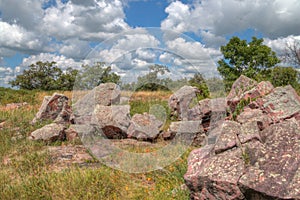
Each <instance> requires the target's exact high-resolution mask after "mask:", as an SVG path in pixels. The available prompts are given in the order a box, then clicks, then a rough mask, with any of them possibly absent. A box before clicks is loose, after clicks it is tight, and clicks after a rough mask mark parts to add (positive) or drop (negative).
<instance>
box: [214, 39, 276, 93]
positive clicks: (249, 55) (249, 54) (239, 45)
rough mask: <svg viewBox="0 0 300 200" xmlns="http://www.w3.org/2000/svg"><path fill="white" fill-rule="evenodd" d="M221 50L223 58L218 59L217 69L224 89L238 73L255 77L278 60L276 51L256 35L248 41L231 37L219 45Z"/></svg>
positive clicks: (228, 86)
mask: <svg viewBox="0 0 300 200" xmlns="http://www.w3.org/2000/svg"><path fill="white" fill-rule="evenodd" d="M221 52H222V54H223V56H224V59H221V60H219V61H218V64H219V66H218V71H219V72H220V74H221V76H222V77H223V79H224V84H225V88H226V90H229V89H230V87H231V85H232V83H233V82H234V81H235V80H236V79H237V78H238V77H239V76H240V75H242V74H243V75H245V76H247V77H249V78H253V79H256V76H257V75H258V74H259V73H261V72H262V71H264V70H267V69H269V68H271V67H273V66H275V65H276V64H278V63H279V62H280V60H279V59H278V58H277V56H276V53H275V52H274V51H272V49H271V48H270V47H268V46H266V45H264V44H263V39H257V38H256V37H253V38H252V41H251V42H249V43H247V41H246V40H241V39H240V38H238V37H233V38H231V39H230V41H229V42H228V44H227V45H225V46H222V47H221Z"/></svg>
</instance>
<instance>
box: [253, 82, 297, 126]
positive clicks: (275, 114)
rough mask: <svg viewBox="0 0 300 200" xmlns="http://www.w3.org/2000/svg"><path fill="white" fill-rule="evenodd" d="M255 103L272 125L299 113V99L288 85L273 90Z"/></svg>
mask: <svg viewBox="0 0 300 200" xmlns="http://www.w3.org/2000/svg"><path fill="white" fill-rule="evenodd" d="M256 102H257V104H258V106H259V108H260V109H261V110H263V111H264V112H265V113H267V114H268V116H269V117H270V118H271V119H272V121H273V122H274V123H276V122H278V121H281V120H284V119H288V118H291V117H293V116H294V115H297V114H299V113H300V97H299V96H298V95H297V93H296V91H295V90H294V88H292V86H290V85H288V86H285V87H278V88H275V89H274V90H273V92H271V93H270V94H269V95H267V96H264V97H263V98H260V99H258V100H257V101H256Z"/></svg>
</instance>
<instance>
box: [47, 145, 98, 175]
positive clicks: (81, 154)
mask: <svg viewBox="0 0 300 200" xmlns="http://www.w3.org/2000/svg"><path fill="white" fill-rule="evenodd" d="M47 151H48V152H49V155H50V158H51V165H50V169H52V170H54V171H61V170H63V169H66V168H68V167H71V166H72V165H77V166H78V165H79V166H88V165H89V164H90V163H92V161H93V160H94V159H93V157H92V156H91V155H90V154H89V153H88V150H87V149H86V148H85V147H84V146H82V145H75V146H49V147H47Z"/></svg>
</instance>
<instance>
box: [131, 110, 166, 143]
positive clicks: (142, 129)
mask: <svg viewBox="0 0 300 200" xmlns="http://www.w3.org/2000/svg"><path fill="white" fill-rule="evenodd" d="M162 125H163V123H162V122H161V121H160V120H158V119H157V118H156V117H155V116H154V115H151V114H148V113H144V114H135V115H134V116H133V117H132V119H131V123H130V126H129V128H128V130H127V136H128V138H134V139H137V140H145V141H154V140H155V139H157V137H158V136H159V134H160V128H161V127H162Z"/></svg>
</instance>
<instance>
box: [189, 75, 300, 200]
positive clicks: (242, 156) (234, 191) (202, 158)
mask: <svg viewBox="0 0 300 200" xmlns="http://www.w3.org/2000/svg"><path fill="white" fill-rule="evenodd" d="M241 105H242V106H241ZM227 106H228V110H229V111H230V113H235V115H237V116H236V117H233V116H234V115H233V114H232V115H230V116H229V117H228V120H226V121H224V122H223V123H222V124H219V125H218V126H216V127H215V128H213V129H211V132H210V136H208V138H210V137H211V136H212V135H216V139H215V140H214V141H213V142H208V144H207V145H206V146H204V147H202V148H200V149H196V150H194V151H192V152H191V154H190V156H189V159H188V171H187V173H186V174H185V176H184V179H185V182H186V185H187V186H188V188H189V189H190V192H191V193H190V194H191V199H224V200H225V199H300V190H299V188H300V178H299V177H300V168H299V166H300V153H299V150H300V117H299V116H300V98H299V96H298V95H297V94H296V92H295V90H294V89H293V88H292V87H291V86H286V87H278V88H274V87H273V86H272V85H271V84H270V83H269V82H261V83H256V82H255V81H253V80H251V79H249V78H247V77H245V76H241V77H240V78H239V79H238V80H237V81H236V82H235V83H234V84H233V87H232V89H231V91H230V93H229V95H228V97H227ZM195 116H199V115H195Z"/></svg>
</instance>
